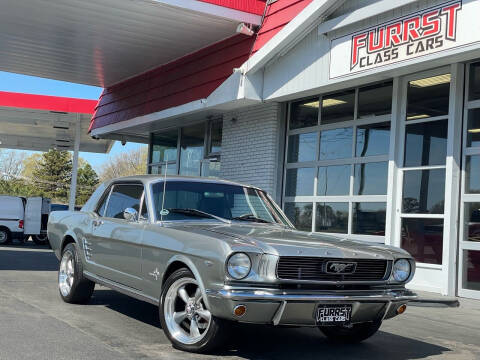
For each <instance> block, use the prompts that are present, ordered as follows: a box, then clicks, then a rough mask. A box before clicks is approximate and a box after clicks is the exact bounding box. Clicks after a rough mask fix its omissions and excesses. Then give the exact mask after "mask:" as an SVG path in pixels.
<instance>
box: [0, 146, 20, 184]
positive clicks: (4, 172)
mask: <svg viewBox="0 0 480 360" xmlns="http://www.w3.org/2000/svg"><path fill="white" fill-rule="evenodd" d="M24 160H25V153H23V152H20V151H14V150H3V149H0V178H3V179H7V178H8V179H12V178H18V177H19V176H20V174H21V173H22V170H23V161H24Z"/></svg>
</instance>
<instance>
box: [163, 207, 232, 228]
mask: <svg viewBox="0 0 480 360" xmlns="http://www.w3.org/2000/svg"><path fill="white" fill-rule="evenodd" d="M167 210H168V211H169V212H171V213H177V214H185V215H191V216H196V217H202V218H209V219H216V220H219V221H221V222H224V223H226V224H230V221H229V220H227V219H224V218H222V217H220V216H217V215H213V214H210V213H207V212H204V211H201V210H197V209H190V208H187V209H179V208H171V209H167Z"/></svg>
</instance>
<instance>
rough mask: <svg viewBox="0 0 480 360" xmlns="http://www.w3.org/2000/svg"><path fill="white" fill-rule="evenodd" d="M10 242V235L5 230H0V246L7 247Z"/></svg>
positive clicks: (8, 231)
mask: <svg viewBox="0 0 480 360" xmlns="http://www.w3.org/2000/svg"><path fill="white" fill-rule="evenodd" d="M11 242H12V235H11V234H10V230H8V229H7V228H0V245H7V244H10V243H11Z"/></svg>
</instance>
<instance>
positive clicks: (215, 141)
mask: <svg viewBox="0 0 480 360" xmlns="http://www.w3.org/2000/svg"><path fill="white" fill-rule="evenodd" d="M209 126H210V144H209V149H208V153H209V154H217V153H219V152H221V151H222V131H223V120H215V121H212V122H211V123H210V125H209Z"/></svg>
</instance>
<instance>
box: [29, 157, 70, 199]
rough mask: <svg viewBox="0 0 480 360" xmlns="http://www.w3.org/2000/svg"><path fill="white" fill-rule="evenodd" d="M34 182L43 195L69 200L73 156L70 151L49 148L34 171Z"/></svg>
mask: <svg viewBox="0 0 480 360" xmlns="http://www.w3.org/2000/svg"><path fill="white" fill-rule="evenodd" d="M32 175H33V179H32V180H33V183H34V184H35V186H36V187H37V188H38V189H40V190H41V191H42V193H43V196H45V197H49V198H51V199H56V200H60V201H64V202H66V201H67V196H68V189H69V188H70V182H71V179H72V156H71V154H70V153H69V152H68V151H58V150H49V151H48V152H45V153H43V154H42V157H41V159H40V161H39V162H38V164H37V166H36V167H35V168H34V169H33V171H32Z"/></svg>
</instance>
